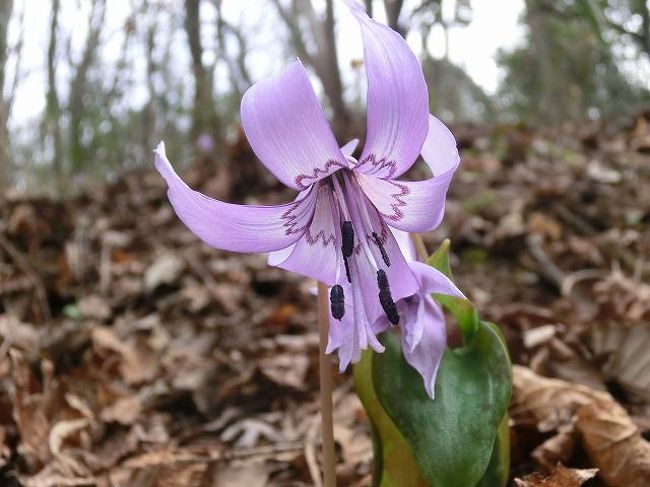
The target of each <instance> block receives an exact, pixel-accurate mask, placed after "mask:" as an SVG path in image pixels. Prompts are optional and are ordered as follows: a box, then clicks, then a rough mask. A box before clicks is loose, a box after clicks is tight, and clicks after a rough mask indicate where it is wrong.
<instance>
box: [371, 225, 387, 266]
mask: <svg viewBox="0 0 650 487" xmlns="http://www.w3.org/2000/svg"><path fill="white" fill-rule="evenodd" d="M372 238H373V239H374V241H375V243H376V244H377V247H379V252H381V258H382V259H384V262H385V263H386V265H387V266H388V267H390V259H389V258H388V254H387V253H386V249H385V248H384V244H383V243H382V242H381V239H380V238H379V235H377V232H372Z"/></svg>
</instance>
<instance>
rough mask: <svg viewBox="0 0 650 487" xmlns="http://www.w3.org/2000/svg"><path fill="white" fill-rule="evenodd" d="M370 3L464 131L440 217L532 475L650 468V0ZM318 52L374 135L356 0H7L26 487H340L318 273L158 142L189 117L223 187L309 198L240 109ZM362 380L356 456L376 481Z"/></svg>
mask: <svg viewBox="0 0 650 487" xmlns="http://www.w3.org/2000/svg"><path fill="white" fill-rule="evenodd" d="M365 5H366V7H367V8H368V10H371V11H372V14H373V16H375V17H376V18H377V19H378V20H380V21H381V22H386V23H388V24H389V25H390V26H392V27H393V28H394V29H396V30H398V31H399V32H400V33H402V34H403V35H404V36H405V37H406V39H407V41H408V43H409V44H410V45H411V47H412V48H413V49H414V50H415V52H416V53H417V55H418V56H419V57H420V58H421V60H422V64H423V67H424V70H425V74H426V77H427V80H428V83H429V88H430V95H431V99H430V104H431V107H430V108H431V111H432V113H434V114H435V115H437V116H438V117H440V118H441V119H443V120H444V121H445V122H447V123H448V124H449V125H450V127H451V128H452V131H453V133H454V135H455V137H456V138H457V140H458V145H459V148H460V149H461V154H462V165H461V168H460V170H459V171H457V173H456V174H455V176H454V181H453V184H452V185H451V188H450V191H449V194H448V199H447V205H446V211H445V218H444V221H443V222H442V224H441V226H440V228H439V229H437V230H436V231H435V232H430V233H429V234H427V235H424V239H425V244H426V245H427V248H428V249H429V250H433V249H435V248H437V246H438V245H439V244H440V241H441V240H442V239H443V238H449V239H450V240H451V242H452V247H451V257H450V258H451V262H452V267H453V270H454V276H455V280H456V282H457V283H458V285H459V287H460V288H461V289H462V290H463V292H465V294H466V295H467V296H469V297H470V299H471V300H472V302H473V303H474V304H475V305H476V307H477V309H479V310H480V312H481V316H482V317H483V318H484V319H486V320H488V321H491V322H494V323H497V324H498V325H499V326H500V328H501V330H502V331H503V333H504V336H505V337H506V339H507V341H508V347H509V350H510V353H511V357H512V360H513V363H515V364H517V365H516V367H515V369H514V374H513V378H514V383H513V385H514V389H513V400H512V405H511V409H510V415H511V416H510V418H511V419H510V422H509V425H510V438H511V460H512V461H511V466H512V468H511V480H512V483H511V484H510V485H513V486H514V485H516V486H517V487H555V486H558V485H561V486H562V487H580V486H581V485H583V482H587V483H586V484H585V487H587V486H588V487H620V486H626V487H647V486H648V485H650V441H648V439H650V354H649V353H648V350H650V259H648V256H650V192H649V191H648V188H649V187H650V9H649V3H648V1H647V0H365ZM295 56H299V57H300V58H301V59H302V60H303V62H304V63H305V65H306V66H307V67H308V69H309V71H310V73H311V76H312V81H313V84H314V86H315V88H316V89H317V92H318V94H319V96H320V97H321V99H322V102H323V106H324V107H325V109H326V111H327V115H328V116H329V118H330V120H331V122H332V126H333V128H334V130H335V132H336V134H337V136H338V138H339V141H340V142H341V143H343V142H346V141H347V140H349V139H350V138H351V137H359V136H362V135H363V134H364V132H365V127H364V125H365V85H366V79H365V74H364V70H363V60H362V46H361V40H360V33H359V28H358V25H357V23H356V22H355V20H354V19H353V18H352V16H351V15H350V14H349V13H348V12H347V9H346V8H345V6H344V4H343V2H342V1H340V0H155V1H154V0H128V1H127V0H111V1H109V0H0V87H2V89H1V90H0V95H1V96H0V340H1V341H0V485H1V486H3V487H4V486H7V487H22V486H24V487H46V486H47V487H52V486H58V485H67V486H72V485H77V486H82V485H83V486H86V485H88V486H97V487H109V486H116V485H120V486H137V487H169V486H206V487H208V486H209V487H223V486H226V487H262V486H265V487H266V486H269V487H289V486H292V487H305V486H319V485H320V483H319V482H320V473H319V472H320V468H319V465H318V452H319V451H320V447H319V425H320V418H319V402H318V401H317V398H318V390H319V388H318V366H317V364H318V333H317V332H316V329H317V325H316V321H317V318H316V313H315V309H314V303H315V300H314V296H313V294H312V292H311V289H312V286H313V284H312V283H311V282H310V281H308V280H305V279H304V278H302V277H300V276H298V275H294V274H292V273H288V272H285V271H283V270H281V269H277V268H273V267H269V266H268V265H267V260H266V256H264V255H258V254H250V255H235V254H231V253H228V252H222V251H218V250H215V249H212V248H210V247H208V246H207V245H205V244H203V243H202V242H201V241H200V240H198V239H197V238H196V237H195V236H194V235H192V234H191V233H190V232H189V231H188V230H187V229H186V228H185V227H184V225H183V224H181V223H180V221H179V220H178V218H177V217H176V215H175V213H174V211H173V209H172V208H171V206H170V204H169V201H168V199H167V196H166V191H167V185H166V183H165V181H164V180H163V178H161V177H160V175H159V174H158V173H157V172H156V171H155V169H154V167H153V154H152V150H153V148H154V147H155V145H156V144H157V143H158V141H159V140H161V139H163V140H165V142H166V144H167V149H168V153H169V155H170V159H171V160H172V161H173V163H174V166H175V167H177V168H178V169H179V171H180V172H181V174H182V177H183V179H184V181H186V182H187V183H188V185H189V186H190V187H192V188H195V189H197V190H198V191H201V192H203V193H204V194H208V195H210V196H212V197H217V198H219V199H222V200H225V201H236V202H244V203H246V204H276V203H281V202H286V201H289V200H290V198H291V197H292V195H291V191H290V190H289V189H288V188H286V187H283V186H282V185H281V184H279V183H278V182H277V180H275V178H273V177H271V176H270V174H269V173H268V171H266V169H265V168H264V167H263V165H262V164H260V163H258V162H256V161H255V156H254V154H253V153H252V151H251V149H250V147H249V146H248V144H247V143H246V140H245V137H244V136H243V133H242V130H241V126H240V124H239V104H240V100H241V97H242V94H243V93H244V92H245V90H246V89H247V88H248V87H249V86H250V85H251V84H252V83H254V82H256V81H258V80H261V79H264V78H266V77H268V76H270V75H273V74H277V73H279V72H280V71H281V70H282V68H283V67H284V66H285V65H286V64H287V63H289V62H291V61H292V60H293V59H294V58H295ZM423 169H424V168H421V167H417V166H414V168H413V172H409V174H408V176H409V177H410V176H413V177H414V178H419V177H424V174H423V172H422V171H423ZM5 190H6V191H5ZM59 196H63V198H59ZM448 332H449V333H448V336H449V340H450V342H449V343H450V344H451V345H452V346H453V345H454V344H456V343H458V339H459V337H458V333H457V330H456V328H455V326H454V325H453V324H451V323H450V327H449V329H448ZM351 375H352V374H350V373H347V374H341V375H339V374H336V375H335V387H336V390H335V393H334V407H335V413H334V418H335V436H336V441H337V475H338V478H339V485H345V486H349V487H367V486H368V485H371V477H372V472H373V466H372V456H373V449H372V444H371V440H370V432H369V425H368V421H367V418H366V416H365V413H364V412H363V408H362V406H361V404H360V402H359V399H358V398H357V396H356V394H355V392H354V389H353V384H352V378H351ZM583 406H584V407H583ZM560 463H561V465H565V466H566V467H570V468H564V467H562V466H561V465H559V464H560ZM587 467H589V468H587ZM592 467H593V468H592ZM576 468H577V469H581V470H575V469H576ZM595 469H598V473H597V474H596V470H595ZM548 475H550V476H551V480H550V481H547V480H545V479H544V478H545V477H546V476H548ZM567 475H568V476H569V479H570V480H569V481H567V480H566V477H567ZM595 475H596V478H592V477H594V476H595ZM558 476H559V477H560V479H559V480H558V479H557V478H556V477H558ZM553 479H555V481H553ZM589 479H591V480H589Z"/></svg>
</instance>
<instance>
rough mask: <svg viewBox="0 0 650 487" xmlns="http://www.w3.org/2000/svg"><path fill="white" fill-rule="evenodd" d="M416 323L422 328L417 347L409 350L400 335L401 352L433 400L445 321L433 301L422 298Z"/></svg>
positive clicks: (443, 351) (443, 347)
mask: <svg viewBox="0 0 650 487" xmlns="http://www.w3.org/2000/svg"><path fill="white" fill-rule="evenodd" d="M416 321H417V322H418V323H419V324H420V325H421V326H422V335H421V338H420V340H419V341H418V343H417V345H416V346H415V347H414V348H413V349H410V348H409V346H408V345H407V343H405V334H402V350H403V353H404V358H406V361H407V362H408V363H409V364H410V365H411V367H413V368H414V369H415V370H417V371H418V372H419V373H420V375H421V376H422V380H423V381H424V388H425V389H426V391H427V394H428V395H429V397H430V398H431V399H433V398H434V395H435V384H436V375H437V374H438V368H439V367H440V362H441V360H442V356H443V355H444V353H445V346H446V344H447V334H446V330H445V319H444V315H443V314H442V311H441V309H440V308H439V307H438V306H437V305H436V304H435V303H434V302H433V300H432V299H431V298H430V297H429V296H424V297H423V299H422V301H420V304H419V306H418V311H417V317H416Z"/></svg>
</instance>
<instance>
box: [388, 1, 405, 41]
mask: <svg viewBox="0 0 650 487" xmlns="http://www.w3.org/2000/svg"><path fill="white" fill-rule="evenodd" d="M403 6H404V0H384V9H385V10H386V19H387V20H388V27H390V28H391V29H393V30H394V31H396V32H399V33H400V35H401V36H402V37H406V33H407V28H406V27H405V26H402V25H400V23H399V14H400V13H402V7H403Z"/></svg>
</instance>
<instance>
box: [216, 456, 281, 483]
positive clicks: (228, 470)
mask: <svg viewBox="0 0 650 487" xmlns="http://www.w3.org/2000/svg"><path fill="white" fill-rule="evenodd" d="M215 470H216V471H215V474H214V477H213V479H212V482H213V483H212V484H210V485H213V486H214V487H265V486H266V485H267V482H268V479H269V469H268V467H267V466H266V464H265V463H264V462H261V461H259V460H246V461H238V462H231V463H229V464H227V465H221V464H220V465H217V466H216V467H215Z"/></svg>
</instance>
